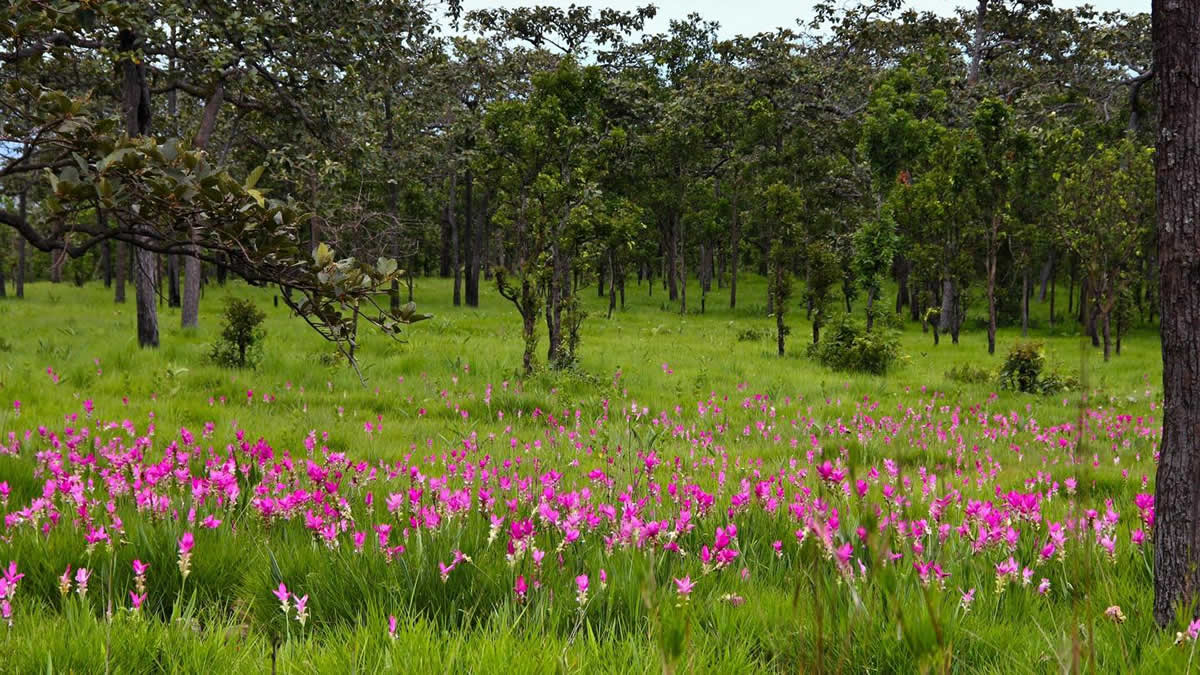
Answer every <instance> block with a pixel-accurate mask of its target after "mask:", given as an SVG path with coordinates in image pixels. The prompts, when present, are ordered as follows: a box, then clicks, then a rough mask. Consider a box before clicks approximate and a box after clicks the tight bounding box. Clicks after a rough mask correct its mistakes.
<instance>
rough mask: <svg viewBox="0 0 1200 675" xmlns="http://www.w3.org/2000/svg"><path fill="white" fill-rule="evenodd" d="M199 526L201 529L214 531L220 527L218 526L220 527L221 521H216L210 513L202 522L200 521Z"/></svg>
mask: <svg viewBox="0 0 1200 675" xmlns="http://www.w3.org/2000/svg"><path fill="white" fill-rule="evenodd" d="M200 526H201V527H206V528H208V529H210V530H215V529H217V528H218V527H220V526H221V521H220V520H218V519H217V518H216V516H213V515H212V514H211V513H210V514H208V515H207V516H205V518H204V520H202V521H201V522H200Z"/></svg>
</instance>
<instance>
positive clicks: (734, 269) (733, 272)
mask: <svg viewBox="0 0 1200 675" xmlns="http://www.w3.org/2000/svg"><path fill="white" fill-rule="evenodd" d="M732 208H733V218H732V220H733V227H732V228H730V229H731V231H730V233H729V309H735V308H737V282H738V258H739V257H740V256H738V251H739V250H740V249H741V241H742V224H741V219H740V218H738V205H737V199H736V198H735V199H734V200H733V207H732Z"/></svg>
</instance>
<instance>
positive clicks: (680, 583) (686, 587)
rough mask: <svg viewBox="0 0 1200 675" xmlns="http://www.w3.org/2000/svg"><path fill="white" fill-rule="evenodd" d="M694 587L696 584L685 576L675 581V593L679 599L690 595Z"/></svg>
mask: <svg viewBox="0 0 1200 675" xmlns="http://www.w3.org/2000/svg"><path fill="white" fill-rule="evenodd" d="M695 587H696V582H694V581H692V578H691V577H690V576H685V577H684V578H682V579H679V578H676V579H675V592H676V593H678V594H679V596H680V597H682V598H686V597H688V596H689V595H691V593H692V589H693V588H695Z"/></svg>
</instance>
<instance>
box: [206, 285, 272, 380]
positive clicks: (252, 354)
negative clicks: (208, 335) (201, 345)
mask: <svg viewBox="0 0 1200 675" xmlns="http://www.w3.org/2000/svg"><path fill="white" fill-rule="evenodd" d="M265 318H267V315H266V314H263V313H262V311H260V310H259V309H258V307H255V306H254V303H253V302H251V301H249V300H240V299H237V298H230V299H229V301H228V302H227V303H226V304H225V327H224V328H223V329H222V330H221V337H220V339H219V340H217V341H216V342H214V343H213V346H212V351H211V352H209V356H210V358H212V360H213V362H215V363H216V364H218V365H221V366H225V367H226V368H254V367H255V366H257V365H258V363H259V361H261V360H262V342H263V340H264V339H265V338H266V336H267V333H266V331H264V330H263V329H262V328H261V325H262V322H263V319H265Z"/></svg>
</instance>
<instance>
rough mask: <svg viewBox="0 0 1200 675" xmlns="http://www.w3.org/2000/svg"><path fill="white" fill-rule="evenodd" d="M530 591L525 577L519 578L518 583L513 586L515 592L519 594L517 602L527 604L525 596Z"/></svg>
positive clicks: (520, 576) (519, 576)
mask: <svg viewBox="0 0 1200 675" xmlns="http://www.w3.org/2000/svg"><path fill="white" fill-rule="evenodd" d="M528 591H529V586H528V585H527V584H526V583H525V575H523V574H521V575H518V576H517V583H516V584H514V585H513V592H514V593H516V594H517V602H525V594H526V593H527V592H528Z"/></svg>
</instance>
